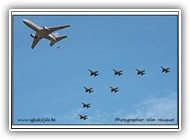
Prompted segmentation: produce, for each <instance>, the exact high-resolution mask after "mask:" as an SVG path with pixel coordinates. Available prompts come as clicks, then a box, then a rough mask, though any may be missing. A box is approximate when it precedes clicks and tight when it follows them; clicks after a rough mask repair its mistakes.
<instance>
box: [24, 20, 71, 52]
mask: <svg viewBox="0 0 190 140" xmlns="http://www.w3.org/2000/svg"><path fill="white" fill-rule="evenodd" d="M23 22H24V23H25V24H26V25H27V26H28V27H30V28H31V29H33V30H34V31H35V32H36V34H35V35H34V34H30V36H31V37H32V38H34V40H33V43H32V47H31V48H32V49H33V48H34V47H35V46H36V44H37V43H38V41H39V40H41V39H42V38H45V39H48V40H50V41H51V42H50V46H53V45H54V44H55V43H56V42H58V41H60V40H62V39H64V38H66V37H67V36H59V35H58V34H52V33H53V32H54V31H57V30H60V29H63V28H67V27H70V25H64V26H57V27H50V28H48V27H46V26H43V27H42V28H41V27H39V26H38V25H36V24H34V23H33V22H32V21H30V20H27V19H23Z"/></svg>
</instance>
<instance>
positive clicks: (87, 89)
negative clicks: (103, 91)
mask: <svg viewBox="0 0 190 140" xmlns="http://www.w3.org/2000/svg"><path fill="white" fill-rule="evenodd" d="M84 89H85V92H89V93H91V92H93V88H87V87H84Z"/></svg>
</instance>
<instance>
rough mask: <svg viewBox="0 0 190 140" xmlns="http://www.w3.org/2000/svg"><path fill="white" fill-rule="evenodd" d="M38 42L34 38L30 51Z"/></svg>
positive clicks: (37, 39)
mask: <svg viewBox="0 0 190 140" xmlns="http://www.w3.org/2000/svg"><path fill="white" fill-rule="evenodd" d="M39 40H40V39H39V38H34V40H33V43H32V47H31V48H32V49H34V47H35V46H36V44H37V43H38V41H39Z"/></svg>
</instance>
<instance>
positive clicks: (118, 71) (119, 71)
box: [113, 69, 123, 76]
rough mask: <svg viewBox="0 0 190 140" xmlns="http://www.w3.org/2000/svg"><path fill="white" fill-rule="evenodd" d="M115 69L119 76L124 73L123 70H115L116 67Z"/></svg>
mask: <svg viewBox="0 0 190 140" xmlns="http://www.w3.org/2000/svg"><path fill="white" fill-rule="evenodd" d="M113 71H114V72H115V75H118V76H120V75H122V74H123V73H122V71H121V70H115V69H113Z"/></svg>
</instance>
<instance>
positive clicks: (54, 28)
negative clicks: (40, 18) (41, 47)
mask: <svg viewBox="0 0 190 140" xmlns="http://www.w3.org/2000/svg"><path fill="white" fill-rule="evenodd" d="M70 26H71V25H64V26H57V27H50V28H48V29H49V31H50V32H51V33H52V32H54V31H57V30H60V29H63V28H67V27H70Z"/></svg>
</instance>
